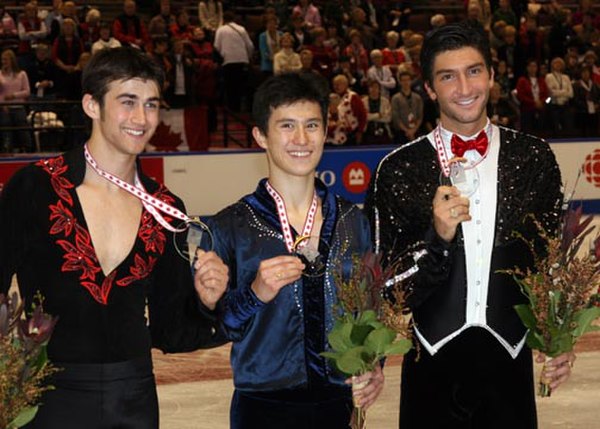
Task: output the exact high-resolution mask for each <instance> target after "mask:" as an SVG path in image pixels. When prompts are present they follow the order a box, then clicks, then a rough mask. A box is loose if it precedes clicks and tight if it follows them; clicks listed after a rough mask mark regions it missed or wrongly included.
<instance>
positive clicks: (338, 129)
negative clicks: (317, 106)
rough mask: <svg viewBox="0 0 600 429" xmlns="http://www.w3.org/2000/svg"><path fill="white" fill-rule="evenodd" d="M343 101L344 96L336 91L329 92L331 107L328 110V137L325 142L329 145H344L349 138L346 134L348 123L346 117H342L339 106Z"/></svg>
mask: <svg viewBox="0 0 600 429" xmlns="http://www.w3.org/2000/svg"><path fill="white" fill-rule="evenodd" d="M341 101H342V97H340V96H339V94H336V93H335V92H332V93H331V94H329V107H328V110H327V138H326V139H325V144H326V145H327V146H330V145H332V146H342V145H343V144H345V143H346V141H347V140H348V137H347V136H346V128H348V125H347V124H346V123H345V122H344V118H342V117H340V114H339V111H338V108H339V106H340V103H341Z"/></svg>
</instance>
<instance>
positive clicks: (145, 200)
mask: <svg viewBox="0 0 600 429" xmlns="http://www.w3.org/2000/svg"><path fill="white" fill-rule="evenodd" d="M84 155H85V160H86V161H87V163H88V164H89V165H90V167H92V169H93V170H94V171H95V172H96V173H98V175H100V176H101V177H104V178H105V179H106V180H108V181H109V182H111V183H114V184H115V185H117V186H118V187H119V188H121V189H123V190H125V191H127V192H129V193H130V194H132V195H133V196H135V197H136V198H139V199H140V200H141V202H142V204H143V206H144V208H145V209H146V210H148V212H149V213H150V214H151V215H152V216H153V217H154V219H156V221H157V222H158V223H160V224H161V225H162V226H163V227H165V228H166V229H167V230H169V231H171V232H183V231H185V230H186V229H187V224H188V223H189V222H190V221H192V218H190V217H189V216H188V215H186V214H185V213H183V212H182V211H181V210H179V209H178V208H176V207H173V206H172V205H170V204H168V203H165V202H164V201H161V200H159V199H158V198H155V197H153V196H152V195H150V194H149V193H148V192H147V191H146V189H145V188H144V185H143V184H142V182H141V181H140V178H139V176H138V174H137V171H136V173H135V186H133V185H131V184H130V183H127V182H126V181H124V180H122V179H120V178H118V177H116V176H114V175H112V174H110V173H108V172H107V171H104V170H102V169H101V168H100V167H99V166H98V163H97V162H96V160H95V159H94V157H93V156H92V154H91V153H90V151H89V150H88V147H87V144H86V145H85V146H84ZM160 212H163V213H166V214H168V215H170V216H173V217H175V218H177V219H180V220H182V221H184V222H185V223H186V226H185V227H183V228H176V227H174V226H172V225H171V224H170V223H169V222H167V221H166V220H165V218H164V217H163V215H162V214H161V213H160Z"/></svg>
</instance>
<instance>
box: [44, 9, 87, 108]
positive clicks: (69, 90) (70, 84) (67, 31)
mask: <svg viewBox="0 0 600 429" xmlns="http://www.w3.org/2000/svg"><path fill="white" fill-rule="evenodd" d="M75 28H76V25H75V21H73V20H72V19H71V18H65V19H64V20H63V23H62V27H61V34H60V36H58V38H57V39H56V40H55V41H54V44H53V45H52V61H54V64H56V66H57V67H58V73H57V82H56V91H57V93H58V94H59V96H62V97H65V98H67V99H79V98H81V94H73V88H74V87H78V86H79V82H78V81H77V80H78V76H77V75H76V74H75V72H76V71H77V70H76V66H77V63H78V62H79V57H80V56H81V54H82V53H83V52H84V49H83V42H82V41H81V39H80V38H79V37H77V36H76V35H75ZM72 96H75V98H72Z"/></svg>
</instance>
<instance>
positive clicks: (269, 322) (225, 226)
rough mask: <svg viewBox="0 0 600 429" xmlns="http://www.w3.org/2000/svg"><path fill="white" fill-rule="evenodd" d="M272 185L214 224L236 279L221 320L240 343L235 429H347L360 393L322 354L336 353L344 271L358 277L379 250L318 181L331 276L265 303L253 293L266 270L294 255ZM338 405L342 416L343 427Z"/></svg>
mask: <svg viewBox="0 0 600 429" xmlns="http://www.w3.org/2000/svg"><path fill="white" fill-rule="evenodd" d="M265 183H266V179H263V180H262V181H261V182H260V183H259V185H258V187H257V189H256V191H255V192H254V193H253V194H250V195H247V196H245V197H243V198H242V199H241V200H239V201H238V202H237V203H235V204H233V205H231V206H229V207H227V208H226V209H224V210H223V211H221V212H220V213H218V214H217V215H216V216H214V217H213V218H211V219H210V221H209V226H210V228H211V230H212V231H213V234H214V248H215V251H216V252H217V253H218V255H219V256H220V257H221V258H222V259H223V261H224V262H225V263H226V264H227V265H228V266H229V269H230V283H229V287H228V291H227V292H226V294H225V296H224V298H223V299H222V303H221V310H222V312H223V318H222V319H223V322H222V329H223V332H224V335H225V336H226V337H227V339H229V340H231V341H232V342H233V346H232V351H231V365H232V368H233V377H234V385H235V388H236V393H235V394H234V398H233V402H232V407H231V427H232V428H235V429H242V428H251V427H263V428H264V427H286V429H290V428H295V427H298V428H318V427H329V428H331V427H334V428H335V427H340V428H342V427H343V428H347V427H348V426H347V425H348V421H347V419H348V418H349V415H350V410H351V392H350V389H349V388H348V387H347V386H346V385H344V377H343V376H342V375H341V374H339V373H338V372H336V371H335V369H333V368H332V367H331V366H330V365H329V364H328V363H327V362H326V361H325V359H324V358H322V357H321V356H319V353H320V352H322V351H324V350H326V349H327V348H328V345H327V332H329V330H330V329H331V328H332V326H333V322H334V320H333V315H334V313H333V311H334V310H333V308H334V307H333V306H334V304H335V301H336V290H335V285H334V280H333V273H334V270H337V269H339V267H341V266H344V267H346V269H348V268H349V267H350V263H351V258H350V257H351V255H353V254H363V253H365V252H366V251H367V250H368V249H369V248H370V246H371V244H370V232H369V226H368V222H367V220H366V218H365V217H364V216H363V214H362V212H361V211H360V210H359V209H358V208H357V207H356V206H354V205H352V204H351V203H349V202H347V201H345V200H343V199H341V198H340V197H337V196H335V195H334V194H332V193H329V192H328V191H327V188H326V187H325V186H324V185H323V184H322V183H321V182H320V181H318V180H316V190H317V193H318V195H319V197H320V198H321V200H322V207H323V208H322V210H323V211H322V213H323V225H322V228H321V241H324V242H326V243H327V244H328V246H325V245H323V244H321V248H320V249H319V250H320V251H321V253H322V254H325V255H326V256H327V270H326V273H325V275H323V276H321V277H316V278H312V277H306V276H303V277H302V278H301V279H299V280H297V281H296V282H294V283H292V284H290V285H288V286H286V287H284V288H283V289H281V291H280V292H279V294H278V295H277V296H276V297H275V298H274V299H273V300H272V301H271V302H269V303H267V304H265V303H262V302H261V301H260V300H259V299H258V298H257V297H256V295H255V294H254V292H253V291H252V290H251V289H250V285H251V284H252V282H253V281H254V279H255V277H256V273H257V271H258V266H259V264H260V262H261V261H262V260H265V259H269V258H273V257H275V256H279V255H285V254H288V251H287V249H286V246H285V243H284V240H283V236H282V233H281V225H280V221H279V217H278V215H277V210H276V207H275V203H274V201H273V200H272V198H271V196H270V195H269V193H268V192H267V190H266V188H265ZM294 235H296V233H294ZM294 238H295V237H294ZM327 247H329V254H328V255H327V249H326V248H327ZM331 401H333V402H336V403H337V405H338V407H337V408H338V410H339V409H340V408H341V409H342V411H341V414H340V415H338V417H335V415H336V411H334V410H333V408H336V406H335V405H332V406H331V407H330V406H329V405H328V404H330V403H331ZM340 404H342V405H341V406H339V405H340ZM261 408H262V411H260V412H259V411H258V410H261ZM265 414H268V418H266V417H265ZM328 418H331V419H335V420H334V421H333V422H332V421H329V422H326V420H327V419H328ZM282 419H284V420H282ZM270 424H272V426H270ZM257 425H259V426H257ZM321 425H323V426H321Z"/></svg>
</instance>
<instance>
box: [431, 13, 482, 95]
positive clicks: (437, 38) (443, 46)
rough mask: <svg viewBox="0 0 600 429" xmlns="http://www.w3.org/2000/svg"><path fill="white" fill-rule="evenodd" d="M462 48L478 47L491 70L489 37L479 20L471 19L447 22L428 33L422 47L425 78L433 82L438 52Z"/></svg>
mask: <svg viewBox="0 0 600 429" xmlns="http://www.w3.org/2000/svg"><path fill="white" fill-rule="evenodd" d="M461 48H473V49H476V50H477V51H478V52H479V53H480V54H481V55H482V56H483V60H484V61H485V66H486V68H487V69H488V71H490V72H491V68H492V53H491V51H490V42H489V40H488V37H487V36H486V34H485V30H484V29H483V26H482V25H481V24H480V23H479V22H473V21H472V20H469V21H463V22H458V23H453V24H447V25H444V26H442V27H439V28H436V29H435V30H432V31H431V32H430V33H428V34H427V36H426V37H425V40H424V41H423V47H422V49H421V68H422V70H423V80H425V82H427V83H429V84H430V85H431V84H432V82H433V63H434V61H435V58H436V56H437V55H438V54H441V53H443V52H446V51H455V50H457V49H461Z"/></svg>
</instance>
